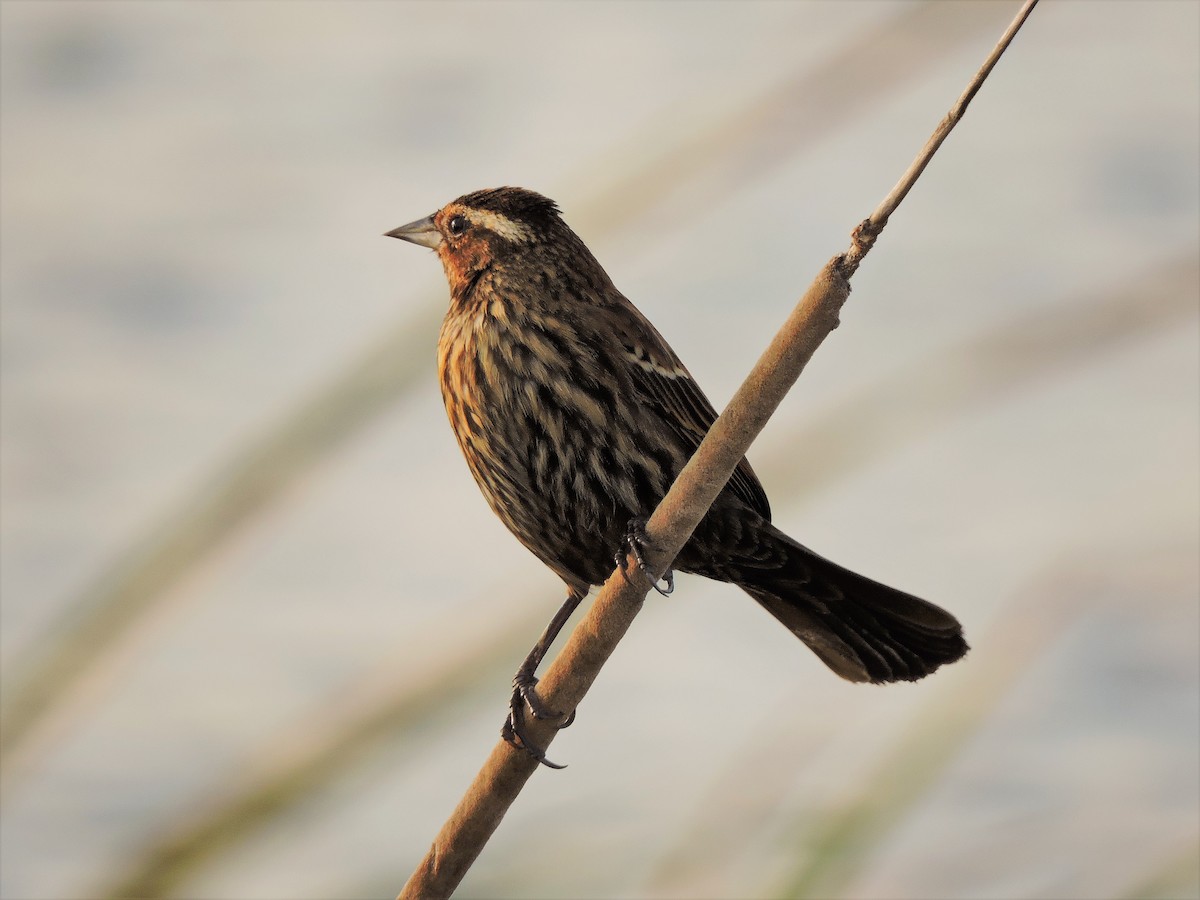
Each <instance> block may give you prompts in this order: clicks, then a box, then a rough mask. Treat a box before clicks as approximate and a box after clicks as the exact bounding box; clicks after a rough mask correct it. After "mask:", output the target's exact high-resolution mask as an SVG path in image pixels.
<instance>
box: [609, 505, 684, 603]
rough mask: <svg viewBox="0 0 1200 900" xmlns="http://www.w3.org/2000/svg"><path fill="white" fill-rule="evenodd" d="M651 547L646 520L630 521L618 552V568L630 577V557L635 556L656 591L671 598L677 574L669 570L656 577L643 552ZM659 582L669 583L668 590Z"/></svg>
mask: <svg viewBox="0 0 1200 900" xmlns="http://www.w3.org/2000/svg"><path fill="white" fill-rule="evenodd" d="M649 546H650V538H648V537H647V536H646V520H645V519H630V520H629V525H627V526H626V528H625V539H624V540H623V541H622V542H621V548H620V549H619V550H618V551H617V556H616V560H617V567H618V568H619V569H620V570H621V574H622V575H624V576H626V577H629V572H628V571H627V570H628V568H629V562H628V556H629V554H630V553H632V554H633V558H634V559H636V560H637V561H638V565H639V566H641V567H642V571H643V572H645V573H646V574H647V575H648V576H649V577H650V584H651V587H653V588H654V589H655V590H656V591H658V592H659V593H660V594H662V595H663V596H664V597H669V596H670V595H671V594H672V593H673V592H674V590H675V572H674V570H672V569H671V568H668V569H667V571H665V572H664V573H663V574H662V575H657V576H656V575H655V574H654V572H653V570H652V569H651V568H650V567H649V566H648V565H646V560H645V558H644V557H643V556H642V551H643V550H645V549H646V548H648V547H649ZM659 581H665V582H666V583H667V586H666V588H665V589H664V588H660V587H659V586H658V582H659Z"/></svg>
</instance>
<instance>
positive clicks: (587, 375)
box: [386, 187, 968, 768]
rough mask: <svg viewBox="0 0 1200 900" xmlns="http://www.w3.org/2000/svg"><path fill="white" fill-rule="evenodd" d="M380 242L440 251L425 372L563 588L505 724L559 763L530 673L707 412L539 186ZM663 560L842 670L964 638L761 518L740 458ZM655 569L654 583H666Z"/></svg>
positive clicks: (696, 440) (498, 193) (473, 467)
mask: <svg viewBox="0 0 1200 900" xmlns="http://www.w3.org/2000/svg"><path fill="white" fill-rule="evenodd" d="M386 236H388V237H393V238H399V239H401V240H404V241H408V242H410V243H413V244H417V245H419V246H422V247H427V248H430V249H432V250H434V251H435V252H436V254H437V256H438V258H439V260H440V261H441V263H442V267H443V269H444V270H445V274H446V279H447V282H448V284H449V290H450V302H449V308H448V310H447V312H446V316H445V318H444V320H443V322H442V326H441V330H440V333H439V336H438V344H437V359H438V376H439V381H440V386H441V392H442V398H443V400H444V402H445V407H446V413H447V415H448V417H449V420H450V425H451V428H452V430H453V432H454V436H455V438H456V439H457V441H458V445H459V447H460V448H461V450H462V453H463V456H464V457H465V458H466V462H467V466H468V468H469V469H470V471H471V474H472V475H473V476H474V478H475V481H476V482H477V484H478V486H479V488H480V490H481V491H482V493H483V495H484V498H485V499H486V500H487V502H488V504H489V505H490V506H491V508H492V510H493V511H494V512H495V514H496V515H497V516H499V518H500V519H501V521H502V522H503V523H504V525H506V526H507V527H508V529H509V531H511V532H512V534H513V535H515V536H516V538H517V540H519V541H520V542H521V543H522V544H523V545H524V546H525V547H526V548H528V549H529V551H530V552H532V553H533V555H534V556H536V557H537V558H538V559H539V560H541V561H542V562H543V563H544V564H545V565H546V566H547V567H548V568H549V569H550V570H551V571H553V572H554V573H555V574H556V575H557V576H558V577H559V578H560V579H562V581H563V583H564V584H565V585H566V589H567V599H566V602H565V603H564V604H563V605H562V607H561V608H560V609H559V611H558V613H557V614H556V615H555V616H554V618H553V619H552V620H551V622H550V624H549V625H548V626H547V628H546V630H545V632H543V634H542V636H541V638H540V639H539V641H538V642H537V644H536V645H535V646H534V648H533V650H532V651H531V652H530V654H529V655H528V657H526V659H525V661H524V662H523V663H522V665H521V667H520V668H519V669H518V671H517V674H516V676H515V677H514V679H513V693H512V696H511V700H510V710H509V716H508V719H507V720H506V721H505V724H504V727H503V729H502V735H503V737H504V739H505V740H507V741H508V742H509V743H510V744H512V745H513V746H515V747H518V748H520V749H523V750H525V751H527V752H529V753H530V754H531V755H532V756H534V758H535V759H537V760H538V762H541V763H543V764H545V765H548V766H551V767H554V768H561V767H560V766H558V765H557V764H555V763H552V762H550V761H549V760H547V759H546V757H545V754H544V752H543V751H542V750H541V748H539V747H537V746H536V745H535V744H534V742H533V741H531V740H529V739H528V738H527V736H526V735H525V734H524V725H525V723H526V721H527V720H526V719H525V715H526V712H525V710H526V708H527V707H528V709H529V711H530V712H531V713H532V714H533V715H534V716H536V717H538V718H558V720H559V721H560V722H561V723H562V727H565V725H566V724H570V721H571V720H573V718H574V714H573V713H571V714H570V716H569V717H564V716H562V715H561V713H560V712H558V711H555V710H550V709H547V708H546V707H545V705H544V704H543V702H542V701H541V699H540V698H539V697H538V695H537V693H536V690H535V687H536V684H537V678H536V671H537V667H538V666H539V665H540V663H541V662H542V659H543V657H544V656H545V654H546V652H547V650H548V648H549V647H550V645H551V644H552V643H553V641H554V639H555V637H556V636H557V634H558V633H559V631H560V630H561V629H562V627H563V625H564V624H565V623H566V621H567V620H568V619H569V617H570V615H571V613H572V612H573V611H574V610H575V608H576V607H577V606H578V605H579V603H580V602H581V601H582V599H583V598H584V597H585V596H586V595H587V593H588V591H589V589H590V588H591V587H592V586H594V585H599V584H603V583H604V581H605V580H606V579H607V578H608V576H609V575H610V574H612V572H613V569H614V565H613V560H614V552H616V556H617V558H618V559H620V560H624V559H626V551H627V550H630V549H631V550H633V551H634V553H635V556H636V558H637V559H638V560H641V555H640V551H641V549H644V547H645V540H646V538H645V532H644V529H643V527H642V526H643V525H644V521H645V517H646V516H648V515H649V514H650V513H651V512H653V510H654V508H655V507H656V506H657V505H658V503H659V501H660V500H662V498H663V497H664V496H665V494H666V492H667V489H668V488H669V487H670V486H671V483H672V482H673V481H674V479H675V477H676V476H677V475H678V474H679V472H680V470H681V469H682V468H683V466H684V464H685V463H686V462H687V461H688V459H689V458H690V457H691V455H692V454H693V453H694V452H695V450H696V448H697V447H698V446H699V445H700V441H701V440H702V439H703V438H704V435H705V434H706V433H707V431H708V429H709V427H710V426H711V425H712V424H713V422H714V421H715V420H716V418H717V413H716V410H715V409H714V407H713V405H712V403H711V402H710V401H709V399H708V397H707V396H706V395H705V393H704V391H703V390H701V388H700V386H699V385H698V384H697V383H696V380H695V378H693V376H692V374H691V372H690V371H689V370H688V369H687V368H686V367H685V366H684V364H683V362H682V361H681V360H680V359H679V357H678V355H676V353H675V351H674V350H673V349H672V348H671V346H670V345H669V344H668V343H667V341H666V340H665V339H664V338H663V337H662V335H661V334H660V333H659V332H658V330H657V329H656V328H655V327H654V326H653V325H652V324H651V323H650V321H649V320H648V319H647V318H646V317H645V316H644V315H643V314H642V313H641V312H640V311H639V310H638V309H637V308H636V307H635V306H634V305H633V304H632V303H631V302H630V301H629V300H628V299H626V298H625V296H624V295H623V294H621V292H620V291H619V290H617V288H616V286H615V285H614V284H613V282H612V279H611V278H610V277H609V276H608V274H607V273H606V272H605V270H604V269H603V267H601V265H600V263H599V262H598V261H597V260H596V257H595V256H594V255H593V254H592V252H591V251H590V250H589V249H588V248H587V246H586V245H585V244H584V242H583V241H582V240H581V239H580V238H579V236H578V235H577V234H576V233H575V232H574V231H573V230H572V229H571V228H570V227H569V226H568V225H567V223H566V222H565V221H564V219H563V217H562V214H561V211H560V209H559V207H558V204H556V203H555V202H554V201H552V200H550V199H548V198H547V197H544V196H542V195H541V194H538V193H535V192H534V191H531V190H527V189H524V188H518V187H499V188H489V189H484V190H478V191H474V192H472V193H468V194H465V195H463V196H461V197H459V198H458V199H457V200H454V201H453V202H451V203H448V204H447V205H445V206H443V207H442V208H441V209H439V210H438V211H437V212H435V213H433V214H432V215H429V216H426V217H424V218H421V219H418V220H416V221H414V222H410V223H409V224H407V225H403V226H401V227H399V228H395V229H392V230H391V231H388V232H386ZM673 567H674V568H675V569H678V570H679V571H682V572H687V573H691V574H695V575H701V576H704V577H707V578H710V579H715V580H717V581H723V582H729V583H731V584H734V585H736V586H737V587H739V588H741V589H742V590H743V591H745V592H746V593H747V594H749V595H750V596H751V597H752V598H753V599H754V600H756V601H757V602H758V603H759V604H760V605H761V606H762V607H763V608H764V609H766V611H767V612H768V613H770V614H771V615H772V616H774V617H775V618H776V619H777V620H778V621H779V622H781V623H782V624H783V625H784V626H785V627H786V628H787V629H788V630H789V631H791V632H792V634H794V635H795V636H796V637H798V638H799V639H800V640H801V641H802V642H803V643H804V644H806V645H807V646H808V647H809V648H810V649H811V650H812V651H813V652H814V653H815V654H816V655H817V657H818V658H819V659H820V660H821V661H822V662H823V663H824V664H825V665H826V666H828V667H829V668H830V669H832V670H833V671H834V672H835V673H836V674H837V675H839V676H841V677H842V678H844V679H847V680H849V681H853V682H866V683H873V684H884V683H889V682H897V681H916V680H918V679H920V678H924V677H925V676H926V675H929V674H931V673H933V672H934V671H935V670H937V669H938V668H939V667H941V666H943V665H945V664H948V663H952V662H955V661H956V660H958V659H960V658H961V657H962V656H963V655H964V654H965V653H966V652H967V650H968V645H967V643H966V641H965V640H964V638H963V631H962V626H961V625H960V624H959V622H958V620H957V619H956V618H955V617H954V616H953V615H952V614H950V613H949V612H947V611H946V610H944V609H942V608H941V607H939V606H935V605H934V604H932V603H929V602H928V601H925V600H921V599H919V598H917V597H915V596H913V595H911V594H908V593H905V592H903V591H900V590H896V589H895V588H891V587H887V586H885V585H883V584H880V583H879V582H876V581H873V580H871V579H869V578H866V577H864V576H862V575H858V574H856V573H854V572H852V571H850V570H849V569H846V568H843V567H842V566H839V565H837V564H836V563H833V562H831V561H829V560H827V559H825V558H824V557H822V556H819V555H818V554H816V553H815V552H813V551H812V550H810V549H808V548H807V547H805V546H804V545H802V544H800V543H799V542H798V541H796V540H794V539H793V538H791V537H789V536H788V535H787V534H785V533H784V532H783V531H781V530H780V529H779V528H777V527H776V526H775V525H774V524H772V521H771V508H770V504H769V503H768V500H767V495H766V492H765V491H764V489H763V486H762V484H761V483H760V481H759V479H758V477H757V476H756V475H755V473H754V470H753V469H752V468H751V467H750V463H749V462H748V461H747V460H746V459H745V458H743V459H742V460H741V461H740V462H739V463H738V465H737V468H736V469H735V471H734V473H733V475H732V476H731V477H730V479H729V481H728V483H727V484H726V486H725V487H724V489H723V490H722V491H721V493H720V494H719V495H718V497H717V499H716V501H715V502H714V503H713V505H712V507H711V508H710V509H709V511H708V513H707V514H706V515H705V516H704V518H703V519H702V520H701V522H700V524H699V525H698V526H697V528H696V530H695V532H694V533H693V534H692V536H691V537H690V539H689V540H688V541H687V543H686V544H685V545H684V547H683V549H682V550H681V552H680V553H679V555H678V557H677V558H676V559H675V560H674V563H673ZM663 575H664V577H666V578H667V579H668V580H667V582H666V583H667V585H668V588H667V589H665V590H664V589H663V588H659V590H660V591H662V592H666V590H669V589H670V588H671V587H673V581H672V580H670V575H671V573H670V571H669V570H668V572H666V573H663ZM654 581H655V584H656V586H657V584H658V581H659V580H658V579H654ZM563 719H565V720H566V721H563Z"/></svg>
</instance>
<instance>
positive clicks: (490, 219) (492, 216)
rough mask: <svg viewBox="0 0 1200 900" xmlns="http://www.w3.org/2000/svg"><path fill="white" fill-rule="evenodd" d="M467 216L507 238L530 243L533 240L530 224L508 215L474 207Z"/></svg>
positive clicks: (482, 226) (477, 223)
mask: <svg viewBox="0 0 1200 900" xmlns="http://www.w3.org/2000/svg"><path fill="white" fill-rule="evenodd" d="M467 218H469V219H470V220H471V221H472V222H474V223H475V224H476V225H479V226H480V227H481V228H486V229H488V231H491V232H494V233H496V234H498V235H500V237H502V238H504V239H505V240H508V241H516V242H518V243H529V242H530V241H532V240H533V229H532V228H530V227H529V226H528V225H523V224H522V223H520V222H516V221H513V220H512V219H510V218H509V217H508V216H505V215H502V214H501V213H498V212H492V211H491V210H490V209H472V210H470V211H469V212H468V213H467Z"/></svg>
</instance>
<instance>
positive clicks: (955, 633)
mask: <svg viewBox="0 0 1200 900" xmlns="http://www.w3.org/2000/svg"><path fill="white" fill-rule="evenodd" d="M768 528H769V529H770V531H771V532H773V533H774V534H773V535H771V537H774V538H776V539H777V540H778V541H780V542H782V544H783V546H782V547H780V546H776V547H773V548H772V549H773V550H776V551H779V550H781V549H782V550H783V551H784V552H783V553H782V554H778V555H777V554H775V553H772V554H770V556H773V557H774V559H773V561H772V562H773V563H774V564H773V565H768V566H760V565H753V564H750V565H746V564H744V563H743V564H742V565H736V567H735V568H736V570H737V578H736V581H737V584H738V586H739V587H741V588H742V589H743V590H745V591H746V593H748V594H749V595H750V596H751V597H753V598H754V599H755V600H757V601H758V602H759V603H761V604H762V605H763V606H764V607H765V608H766V609H767V611H768V612H769V613H771V615H773V616H774V617H775V618H776V619H778V620H779V621H780V622H782V623H783V624H784V625H786V626H787V628H788V630H790V631H791V632H792V633H793V634H795V635H796V636H797V637H798V638H800V640H802V641H804V643H806V644H807V645H808V646H809V647H810V648H811V649H812V651H813V652H814V653H816V654H817V656H819V657H820V658H821V660H822V661H823V662H824V663H825V664H826V665H827V666H829V668H831V669H833V671H835V672H837V674H838V675H840V676H842V677H843V678H846V679H848V680H850V681H869V682H873V683H875V684H881V683H885V682H889V681H916V680H918V679H920V678H924V677H925V676H926V675H930V674H932V673H933V672H935V671H936V670H937V669H938V667H939V666H943V665H946V664H947V663H952V662H954V661H955V660H957V659H960V658H961V657H962V656H963V655H964V654H965V653H966V652H967V650H968V649H969V648H968V646H967V642H966V641H965V640H964V639H963V634H962V626H961V625H960V624H959V622H958V620H957V619H955V618H954V616H952V615H950V613H948V612H946V611H945V610H944V609H942V608H941V607H938V606H934V605H933V604H932V603H927V602H926V601H924V600H921V599H919V598H917V597H914V596H912V595H911V594H906V593H904V592H903V591H898V590H895V589H894V588H890V587H887V586H886V585H882V584H880V583H879V582H877V581H872V580H871V579H869V578H864V577H863V576H862V575H856V574H855V573H854V572H851V571H849V570H848V569H843V568H842V567H841V566H839V565H836V564H835V563H831V562H830V561H829V560H827V559H823V558H822V557H820V556H817V555H816V554H815V553H813V552H812V551H811V550H809V549H808V548H806V547H803V546H801V545H800V544H798V543H796V542H795V541H793V540H792V539H791V538H789V537H788V536H787V535H785V534H783V533H782V532H781V531H779V530H778V529H776V528H774V527H771V526H768ZM764 561H765V560H764ZM780 562H782V565H779V563H780Z"/></svg>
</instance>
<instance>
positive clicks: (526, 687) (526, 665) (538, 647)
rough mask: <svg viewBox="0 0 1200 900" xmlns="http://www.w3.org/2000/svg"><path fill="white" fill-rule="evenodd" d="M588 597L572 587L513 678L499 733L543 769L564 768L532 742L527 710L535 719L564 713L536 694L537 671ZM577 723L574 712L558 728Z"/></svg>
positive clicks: (559, 717) (561, 715)
mask: <svg viewBox="0 0 1200 900" xmlns="http://www.w3.org/2000/svg"><path fill="white" fill-rule="evenodd" d="M585 596H586V592H581V591H579V590H577V589H575V588H570V589H569V591H568V593H567V599H566V602H565V603H563V605H562V607H561V608H560V609H559V610H558V612H556V613H555V614H554V618H553V619H551V620H550V624H549V625H547V626H546V630H545V631H543V632H542V636H541V637H540V638H538V642H537V643H536V644H535V645H534V647H533V649H532V650H530V651H529V655H528V656H526V657H525V662H523V663H521V667H520V668H519V669H517V674H516V675H514V676H513V692H512V697H511V698H510V699H509V702H508V719H507V721H505V723H504V727H503V728H502V729H501V730H500V735H501V737H503V738H504V740H506V741H508V743H510V744H512V745H513V746H514V747H518V748H520V749H521V750H524V751H525V752H526V753H528V754H529V755H530V756H532V757H533V758H534V759H536V760H537V761H538V762H540V763H541V764H542V765H544V766H549V767H550V768H551V769H562V768H566V767H565V766H560V765H556V764H555V763H552V762H550V760H548V759H546V754H545V753H544V752H543V751H542V749H541V748H540V747H538V746H537V745H535V744H534V743H532V742H531V741H530V740H529V738H528V737H526V735H525V733H524V731H525V707H526V705H528V706H529V711H530V712H531V713H532V714H533V717H534V718H535V719H561V718H563V713H560V712H556V711H554V710H552V709H550V708H548V707H547V706H546V704H545V703H543V702H542V698H541V697H539V696H538V695H537V691H535V690H534V688H535V687H536V686H537V682H538V680H537V675H536V672H537V668H538V666H540V665H541V664H542V660H543V659H544V658H545V656H546V651H548V650H549V649H550V645H551V644H553V643H554V639H555V638H557V637H558V634H559V632H560V631H562V629H563V626H564V625H566V624H567V619H569V618H571V613H573V612H575V609H576V608H577V607H578V606H579V604H580V602H581V601H582V600H583V598H584V597H585ZM574 721H575V712H574V711H573V710H572V712H571V713H570V715H568V716H567V717H566V721H564V722H563V723H562V724H561V725H559V726H558V727H559V728H566V727H567V726H568V725H570V724H571V723H572V722H574Z"/></svg>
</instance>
